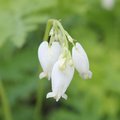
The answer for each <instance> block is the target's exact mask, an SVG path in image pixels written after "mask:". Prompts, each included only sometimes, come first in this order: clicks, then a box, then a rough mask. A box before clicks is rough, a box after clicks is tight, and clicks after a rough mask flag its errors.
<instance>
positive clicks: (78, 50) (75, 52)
mask: <svg viewBox="0 0 120 120" xmlns="http://www.w3.org/2000/svg"><path fill="white" fill-rule="evenodd" d="M72 59H73V63H74V66H75V68H76V70H77V71H78V72H79V74H80V76H81V77H82V78H83V79H87V78H91V77H92V72H91V71H90V70H89V61H88V57H87V54H86V52H85V51H84V49H83V48H82V46H81V45H80V44H79V43H76V45H75V46H74V47H73V48H72Z"/></svg>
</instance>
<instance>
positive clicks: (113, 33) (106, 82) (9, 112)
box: [0, 0, 120, 120]
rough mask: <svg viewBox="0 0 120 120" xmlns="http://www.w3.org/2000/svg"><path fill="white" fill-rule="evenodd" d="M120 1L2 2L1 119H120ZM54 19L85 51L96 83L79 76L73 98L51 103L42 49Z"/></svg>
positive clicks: (71, 91)
mask: <svg viewBox="0 0 120 120" xmlns="http://www.w3.org/2000/svg"><path fill="white" fill-rule="evenodd" d="M119 12H120V1H119V0H116V4H115V7H114V8H113V10H111V11H107V10H105V9H103V8H102V7H101V1H100V0H98V1H97V0H89V1H88V0H74V1H73V0H0V120H56V119H57V120H66V119H69V120H120V62H119V61H120V13H119ZM49 18H56V19H61V22H62V24H63V25H64V27H65V29H66V30H67V31H68V32H69V33H70V34H71V36H74V38H75V39H77V40H78V41H79V42H80V43H81V44H82V45H83V46H84V48H85V50H86V52H87V53H88V57H89V60H90V67H91V70H92V71H93V78H92V79H91V80H86V81H83V80H82V79H81V78H80V77H79V75H78V73H77V72H76V73H75V75H74V79H73V80H72V82H71V85H70V87H69V88H68V90H67V94H68V100H67V101H65V100H62V99H61V100H60V101H59V102H58V103H56V102H55V100H53V99H46V94H47V93H48V92H49V91H51V88H50V82H48V81H47V80H46V79H44V80H41V81H40V80H39V78H38V76H39V72H40V71H41V69H40V65H39V61H38V58H37V49H38V46H39V44H40V42H41V41H42V38H43V34H44V30H45V24H46V22H47V20H48V19H49Z"/></svg>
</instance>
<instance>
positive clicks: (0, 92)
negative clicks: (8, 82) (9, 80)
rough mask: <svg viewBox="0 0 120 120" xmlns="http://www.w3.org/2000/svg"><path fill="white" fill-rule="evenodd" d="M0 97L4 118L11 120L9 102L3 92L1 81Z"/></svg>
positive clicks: (0, 82)
mask: <svg viewBox="0 0 120 120" xmlns="http://www.w3.org/2000/svg"><path fill="white" fill-rule="evenodd" d="M0 96H1V102H2V107H3V111H4V118H5V120H12V115H11V111H10V106H9V102H8V99H7V97H6V94H5V90H4V87H3V84H2V81H1V80H0Z"/></svg>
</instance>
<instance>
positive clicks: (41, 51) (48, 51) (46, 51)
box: [38, 41, 61, 80]
mask: <svg viewBox="0 0 120 120" xmlns="http://www.w3.org/2000/svg"><path fill="white" fill-rule="evenodd" d="M60 53H61V46H60V44H59V42H52V45H49V44H48V42H47V41H44V42H42V43H41V44H40V46H39V48H38V58H39V61H40V64H41V66H42V69H43V72H42V73H40V75H39V77H40V79H42V78H44V77H48V80H50V78H51V72H52V68H53V65H54V64H55V62H56V61H57V60H58V57H59V55H60Z"/></svg>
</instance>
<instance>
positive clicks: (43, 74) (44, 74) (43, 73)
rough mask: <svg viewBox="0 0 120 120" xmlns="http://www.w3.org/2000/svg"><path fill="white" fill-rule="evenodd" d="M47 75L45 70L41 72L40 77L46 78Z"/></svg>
mask: <svg viewBox="0 0 120 120" xmlns="http://www.w3.org/2000/svg"><path fill="white" fill-rule="evenodd" d="M46 76H47V74H46V73H45V72H41V73H40V74H39V78H40V79H43V78H45V77H46Z"/></svg>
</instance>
